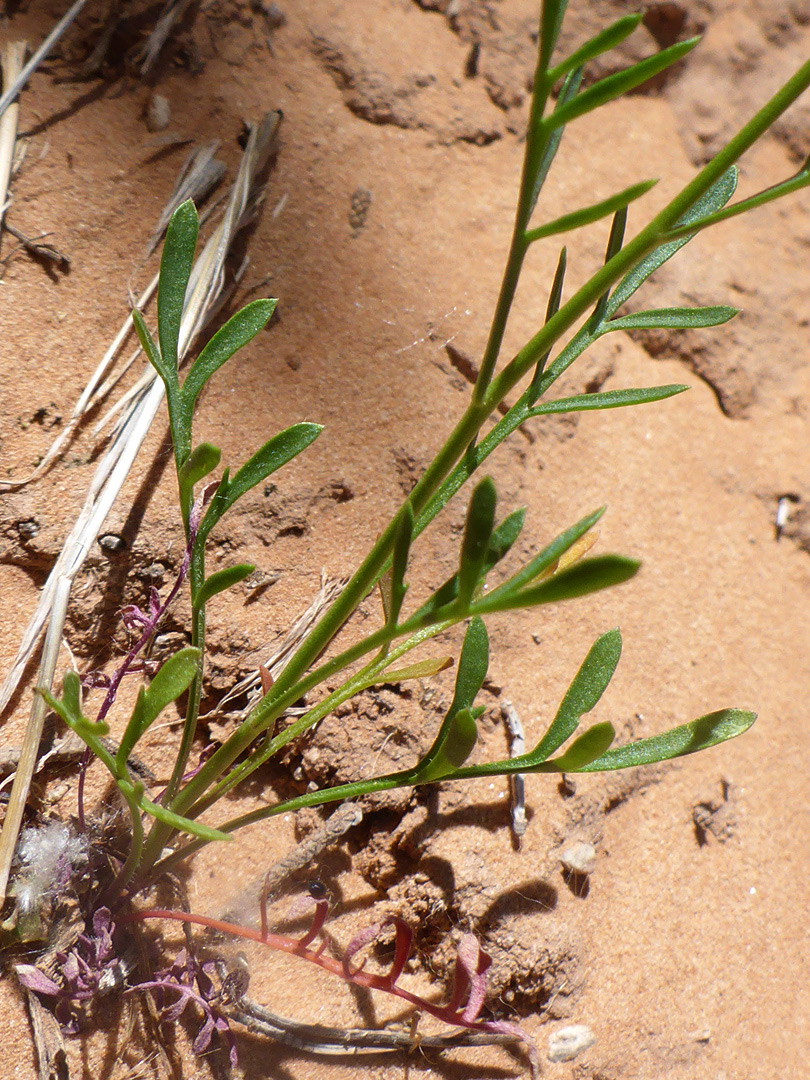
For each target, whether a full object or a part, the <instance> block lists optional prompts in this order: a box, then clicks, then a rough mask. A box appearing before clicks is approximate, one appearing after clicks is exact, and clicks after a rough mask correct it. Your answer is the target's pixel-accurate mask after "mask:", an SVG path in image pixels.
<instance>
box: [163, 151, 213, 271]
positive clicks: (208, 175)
mask: <svg viewBox="0 0 810 1080" xmlns="http://www.w3.org/2000/svg"><path fill="white" fill-rule="evenodd" d="M217 150H219V142H216V141H215V142H210V143H208V144H207V145H206V146H198V147H196V148H195V149H194V150H192V151H191V153H190V154H189V156H188V157H187V158H186V160H185V161H184V162H183V164H182V166H181V168H180V174H179V176H178V177H177V183H176V184H175V185H174V191H173V192H172V195H171V198H170V199H169V201H168V203H167V204H166V207H165V209H164V211H163V213H162V214H161V215H160V218H159V219H158V223H157V225H156V226H155V231H154V232H153V233H152V238H151V240H150V241H149V246H148V248H147V249H146V257H147V258H148V257H149V256H150V255H151V254H152V252H153V251H154V250H155V248H156V247H157V246H158V244H159V243H160V238H161V237H162V236H163V233H164V231H165V229H166V226H167V225H168V224H169V219H170V218H171V216H172V214H173V213H174V212H175V210H176V209H177V207H178V206H179V205H180V203H182V202H185V201H186V199H193V200H194V202H195V203H197V204H198V205H199V203H200V202H202V201H203V199H205V198H206V197H207V196H208V195H210V193H211V192H212V191H213V190H214V188H216V187H217V185H218V184H219V183H220V182H221V181H222V178H223V177H224V176H225V165H224V164H223V163H222V162H221V161H217V159H216V158H215V157H214V155H215V154H216V152H217Z"/></svg>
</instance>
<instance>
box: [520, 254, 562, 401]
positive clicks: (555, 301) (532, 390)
mask: <svg viewBox="0 0 810 1080" xmlns="http://www.w3.org/2000/svg"><path fill="white" fill-rule="evenodd" d="M567 262H568V252H567V251H566V249H565V248H564V247H562V248H560V257H559V259H558V260H557V269H556V270H555V271H554V281H553V282H552V285H551V290H550V292H549V294H548V306H547V307H546V322H548V321H549V319H550V318H552V317H553V316H554V315H556V314H557V312H558V311H559V310H560V304H561V303H562V291H563V283H564V281H565V268H566V264H567ZM544 325H545V324H544ZM549 356H551V349H548V350H547V351H546V352H544V353H543V355H542V356H541V357H540V359H539V360H538V361H537V364H536V366H535V369H534V374H533V375H532V381H531V385H530V386H529V389H528V390H527V392H526V399H527V402H528V404H529V405H534V403H535V401H537V399H538V397H539V396H540V380H541V379H542V377H543V372H544V370H545V367H546V364H547V363H548V358H549Z"/></svg>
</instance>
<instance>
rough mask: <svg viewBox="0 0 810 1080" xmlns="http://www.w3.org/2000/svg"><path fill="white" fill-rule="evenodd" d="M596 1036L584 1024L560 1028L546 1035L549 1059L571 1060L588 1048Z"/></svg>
mask: <svg viewBox="0 0 810 1080" xmlns="http://www.w3.org/2000/svg"><path fill="white" fill-rule="evenodd" d="M595 1042H596V1036H595V1035H594V1033H593V1032H592V1031H591V1029H590V1028H589V1027H588V1026H587V1025H586V1024H572V1025H571V1026H570V1027H565V1028H560V1030H559V1031H555V1032H554V1034H553V1035H549V1037H548V1060H549V1061H573V1060H574V1058H575V1057H577V1056H578V1055H579V1054H581V1053H582V1052H583V1051H584V1050H590V1048H591V1047H592V1046H593V1044H594V1043H595Z"/></svg>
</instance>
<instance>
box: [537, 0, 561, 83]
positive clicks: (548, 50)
mask: <svg viewBox="0 0 810 1080" xmlns="http://www.w3.org/2000/svg"><path fill="white" fill-rule="evenodd" d="M567 6H568V0H543V9H542V13H541V15H540V67H541V68H542V70H544V71H545V70H547V68H548V67H549V65H550V63H551V54H552V53H553V52H554V48H555V46H556V44H557V38H558V37H559V34H560V27H561V26H562V21H563V17H564V15H565V9H566V7H567Z"/></svg>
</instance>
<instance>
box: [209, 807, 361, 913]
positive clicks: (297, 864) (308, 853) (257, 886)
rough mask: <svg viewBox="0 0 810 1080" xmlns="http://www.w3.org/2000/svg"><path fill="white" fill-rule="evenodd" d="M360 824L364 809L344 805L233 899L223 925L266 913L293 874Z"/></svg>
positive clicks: (226, 911)
mask: <svg viewBox="0 0 810 1080" xmlns="http://www.w3.org/2000/svg"><path fill="white" fill-rule="evenodd" d="M362 820H363V808H362V806H360V805H359V803H343V804H342V805H341V806H339V807H338V809H337V810H336V811H335V812H334V813H333V814H332V815H331V817H329V818H328V819H327V820H326V821H325V822H324V824H323V825H321V826H320V828H317V829H314V830H313V831H312V832H311V833H310V834H309V836H305V837H304V839H303V840H302V841H301V843H300V844H297V845H296V846H295V847H294V848H293V849H292V851H291V852H289V853H288V854H287V855H285V856H283V858H281V859H279V860H278V862H276V863H274V864H273V865H272V866H271V867H270V869H269V870H268V871H267V873H266V874H265V876H264V877H263V878H258V879H257V880H255V881H252V882H251V884H250V885H248V886H247V887H246V888H245V889H243V890H242V891H241V892H239V894H238V895H237V896H235V897H233V899H232V900H231V901H230V902H229V904H228V907H227V909H226V910H224V911H223V913H222V918H223V919H224V920H225V921H233V919H232V917H233V916H234V915H236V916H239V917H241V913H242V912H245V911H250V912H253V911H255V910H256V908H257V907H258V906H261V907H262V908H263V909H265V908H266V906H267V904H268V902H269V901H271V900H272V899H273V898H274V897H275V896H276V895H277V893H278V891H279V890H280V889H281V887H282V885H284V883H285V882H286V881H288V880H289V878H291V877H292V876H293V874H295V873H297V872H298V871H299V870H303V869H304V867H305V866H309V865H310V864H311V863H312V862H314V860H315V859H317V857H318V856H319V855H320V854H321V852H323V851H325V850H326V848H328V847H330V846H331V845H332V844H334V843H335V842H336V841H337V840H339V839H340V837H341V836H343V835H344V834H345V833H347V832H348V831H349V829H351V828H353V827H354V826H355V825H359V824H360V822H361V821H362ZM264 917H265V918H266V916H264Z"/></svg>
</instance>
